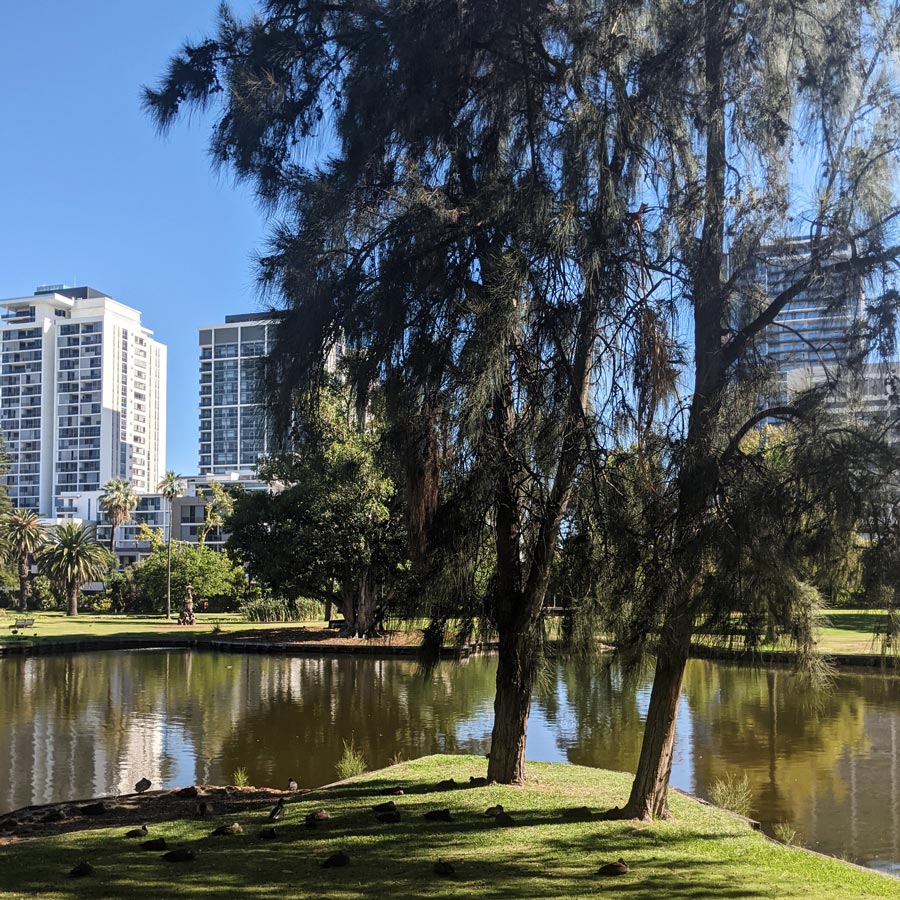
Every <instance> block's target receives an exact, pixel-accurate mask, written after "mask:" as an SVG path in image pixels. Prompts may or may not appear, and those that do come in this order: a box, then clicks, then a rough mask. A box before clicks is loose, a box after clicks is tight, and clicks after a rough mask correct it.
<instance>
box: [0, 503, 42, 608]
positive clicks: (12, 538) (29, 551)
mask: <svg viewBox="0 0 900 900" xmlns="http://www.w3.org/2000/svg"><path fill="white" fill-rule="evenodd" d="M46 540H47V530H46V529H45V528H44V526H43V525H41V523H40V520H39V519H38V516H37V513H35V512H32V511H31V510H30V509H12V510H10V511H9V512H6V513H3V515H2V516H0V544H2V546H3V555H4V556H5V557H6V558H7V559H9V560H15V562H16V564H17V568H18V570H19V612H25V611H26V610H27V609H28V576H29V565H30V563H31V560H32V559H34V558H35V557H36V556H37V555H38V553H40V551H41V548H42V547H43V546H44V544H45V542H46Z"/></svg>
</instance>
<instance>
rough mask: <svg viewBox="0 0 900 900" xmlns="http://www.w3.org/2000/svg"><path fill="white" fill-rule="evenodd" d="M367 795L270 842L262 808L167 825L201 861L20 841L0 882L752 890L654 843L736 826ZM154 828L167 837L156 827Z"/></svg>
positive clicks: (113, 890)
mask: <svg viewBox="0 0 900 900" xmlns="http://www.w3.org/2000/svg"><path fill="white" fill-rule="evenodd" d="M374 793H375V792H374V791H372V790H371V785H370V790H368V791H362V790H355V789H353V786H346V787H344V788H342V789H341V790H340V791H335V793H334V794H333V795H332V796H330V797H329V798H328V800H329V801H330V803H331V805H333V806H336V805H337V804H338V795H339V794H341V795H342V796H343V798H344V801H346V800H348V799H351V798H352V799H353V800H354V801H365V803H363V802H360V804H359V805H358V806H357V805H356V804H355V803H354V806H352V807H350V808H347V807H341V808H337V809H336V810H335V817H334V818H333V819H330V820H328V821H327V822H326V823H325V824H324V825H323V826H320V827H317V828H314V829H310V828H306V827H305V826H304V825H303V823H302V820H300V818H299V816H300V814H301V813H302V812H303V806H302V805H301V806H300V809H299V810H292V809H290V807H289V808H288V813H289V816H290V821H288V822H284V823H279V824H278V825H277V826H276V830H277V834H278V839H277V840H276V841H273V842H263V841H261V840H260V839H259V836H258V834H259V830H260V829H261V828H263V827H266V826H267V825H268V824H269V823H268V820H267V818H266V816H265V813H264V812H259V813H256V814H247V815H245V816H243V817H242V824H243V826H244V834H242V835H237V836H233V837H218V838H214V837H211V836H210V834H209V831H211V830H212V827H213V826H214V825H215V824H216V823H215V822H213V823H204V824H203V825H202V826H200V825H199V824H196V823H191V824H190V825H189V826H188V827H189V833H188V834H184V835H181V834H179V833H178V826H179V825H180V823H173V825H172V826H170V829H169V831H170V832H171V833H172V839H171V840H170V846H172V847H176V846H177V847H184V848H189V849H193V850H194V851H195V852H196V853H197V860H196V862H194V863H186V864H182V865H176V864H171V863H166V862H165V861H163V860H162V859H161V858H160V856H159V855H158V854H148V853H145V852H141V851H139V850H137V849H135V847H134V844H133V843H128V842H125V841H123V840H121V839H120V838H117V837H113V836H110V838H109V840H108V841H104V842H103V843H102V844H101V845H98V846H95V847H94V848H93V851H92V852H91V853H89V854H86V853H85V852H84V851H83V850H80V849H79V848H78V847H77V846H74V847H65V848H59V852H57V853H55V854H54V858H53V859H52V861H50V862H49V863H48V860H47V859H46V858H43V859H42V858H40V855H39V853H38V850H39V845H37V844H34V845H32V846H28V845H20V848H18V849H20V850H25V851H26V852H24V853H22V854H21V856H20V855H18V854H17V856H16V858H14V859H13V858H10V860H8V863H9V864H8V865H5V866H0V888H3V887H6V888H7V889H10V890H11V891H13V892H14V891H20V892H21V893H22V895H30V896H33V895H35V894H38V895H40V894H41V893H48V892H53V893H55V894H57V895H59V896H62V897H76V896H77V897H80V898H85V897H88V898H89V897H120V896H121V897H132V898H137V900H143V898H147V900H150V898H157V897H161V896H162V897H166V896H170V895H172V894H173V893H176V892H177V893H178V894H179V895H182V896H192V897H198V898H200V897H202V898H207V897H210V898H212V897H215V898H226V897H227V898H229V900H231V898H234V897H240V896H260V895H261V892H262V891H265V892H273V893H274V892H277V893H278V894H279V895H281V896H283V897H309V896H312V897H317V898H321V900H347V898H349V897H351V896H360V895H364V896H366V897H367V898H373V900H377V898H381V897H384V898H390V900H415V898H420V897H425V898H428V897H434V898H438V900H440V898H444V897H446V898H448V900H449V898H451V897H457V896H459V894H460V892H463V891H465V892H471V893H477V894H478V895H479V897H487V898H493V897H518V898H522V900H532V898H533V900H539V898H552V897H589V896H596V895H598V894H599V895H600V896H603V895H604V894H607V893H609V895H610V896H620V897H622V896H629V897H634V898H636V900H640V898H645V897H646V898H651V897H653V898H657V897H670V898H675V900H678V898H684V900H693V898H700V897H713V896H715V897H725V898H729V897H752V896H755V895H757V894H758V893H759V892H758V891H756V890H752V889H751V890H748V888H747V887H746V886H743V885H741V884H735V883H733V881H732V883H728V882H727V880H726V879H725V878H724V877H723V876H722V874H721V872H720V871H719V868H718V867H719V863H718V862H717V861H716V860H710V859H696V858H684V859H679V858H678V857H677V856H666V855H664V854H660V853H659V852H658V849H659V845H660V843H662V844H663V845H665V848H666V850H668V851H669V852H670V853H671V852H673V851H674V852H675V853H677V852H678V848H679V845H687V844H688V843H690V842H691V841H695V840H697V839H698V837H699V838H700V839H706V840H711V839H734V838H737V837H740V834H721V835H720V834H715V833H712V832H709V833H703V834H700V835H698V834H696V833H694V832H691V833H688V834H678V833H669V834H666V835H665V839H664V840H663V841H661V842H660V841H659V840H658V838H659V835H658V834H656V835H650V834H648V832H647V831H643V830H641V831H638V830H636V829H627V828H626V829H623V828H621V826H620V825H619V826H611V825H609V824H608V823H601V822H599V821H596V822H584V823H579V824H578V825H576V826H573V824H572V823H571V822H566V821H565V820H564V819H563V818H562V812H563V810H564V809H566V807H548V808H540V809H536V808H519V809H515V810H513V811H512V812H513V815H514V818H515V819H516V821H517V822H518V823H519V824H517V825H516V826H515V827H512V828H499V827H497V826H496V825H494V824H492V822H491V821H490V820H487V819H484V818H483V817H479V815H478V813H477V812H474V811H473V810H472V809H471V807H469V808H467V809H465V810H460V811H459V812H458V813H457V815H458V819H457V820H456V821H453V822H449V823H435V822H428V821H427V820H424V819H422V818H421V816H420V813H421V812H423V811H424V810H425V809H426V808H428V807H429V806H431V804H430V803H423V802H416V803H407V804H404V805H403V806H402V807H401V808H402V809H403V810H404V812H403V816H404V817H403V819H402V821H401V822H400V823H399V824H397V825H384V824H382V823H379V822H378V821H377V819H376V818H375V814H374V813H373V812H372V810H371V809H370V808H369V805H370V801H372V800H373V794H374ZM376 796H377V795H376ZM437 796H442V795H437ZM322 799H323V800H324V799H325V798H322ZM401 799H402V798H401ZM321 805H323V806H327V805H329V804H328V803H323V804H321ZM398 805H399V804H398ZM290 806H294V804H291V805H290ZM183 827H184V826H182V828H183ZM159 831H160V835H161V836H167V837H168V835H166V834H165V833H164V832H165V829H164V828H163V827H161V828H160V829H159ZM338 849H344V850H346V852H347V853H348V854H349V855H350V859H351V863H350V865H349V866H347V867H346V868H342V869H333V870H332V869H329V870H324V869H322V868H321V862H322V860H324V859H325V858H326V857H327V856H328V855H330V854H331V853H333V852H335V851H336V850H338ZM648 851H649V852H648ZM85 855H88V856H89V857H90V859H91V862H92V863H93V864H94V866H95V867H96V869H97V874H96V875H95V877H93V878H89V879H83V880H70V879H67V878H66V877H65V874H66V872H68V870H69V869H70V868H71V867H72V866H73V865H75V863H76V862H78V861H80V859H82V858H84V857H85ZM619 855H622V856H625V857H627V858H628V859H629V860H630V862H631V863H632V865H633V869H632V871H631V872H629V873H628V874H627V875H626V876H623V877H621V878H615V879H603V878H601V877H599V876H597V875H596V870H597V867H598V865H600V864H601V863H602V862H604V861H608V860H609V859H611V858H616V857H617V856H619ZM439 857H440V858H444V859H446V860H449V861H451V862H452V863H453V864H454V865H455V866H456V870H457V871H456V875H455V876H453V877H452V878H449V879H443V878H441V877H439V876H436V875H435V874H434V873H433V871H432V866H433V864H434V862H435V861H436V860H437V859H438V858H439Z"/></svg>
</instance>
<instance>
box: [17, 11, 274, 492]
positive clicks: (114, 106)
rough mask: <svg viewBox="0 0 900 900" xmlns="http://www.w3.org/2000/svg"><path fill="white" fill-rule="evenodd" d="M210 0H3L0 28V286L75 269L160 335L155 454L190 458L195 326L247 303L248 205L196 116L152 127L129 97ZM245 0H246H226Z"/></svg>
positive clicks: (252, 215) (189, 465)
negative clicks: (161, 383) (160, 437)
mask: <svg viewBox="0 0 900 900" xmlns="http://www.w3.org/2000/svg"><path fill="white" fill-rule="evenodd" d="M217 5H218V0H154V2H152V3H138V2H132V0H124V2H121V0H120V2H113V0H76V2H73V0H44V2H41V3H16V4H13V3H7V4H4V9H3V27H2V29H0V84H2V85H3V90H2V92H0V135H2V138H0V210H2V213H0V297H15V296H23V295H27V294H31V293H32V291H33V290H34V288H35V286H36V285H38V284H56V283H60V282H62V283H65V284H69V285H72V284H74V283H75V281H76V280H77V283H78V284H87V285H90V286H91V287H94V288H97V289H98V290H101V291H103V292H104V293H107V294H109V295H110V296H112V297H114V298H115V299H117V300H120V301H122V302H123V303H127V304H128V305H130V306H134V307H136V308H137V309H139V310H141V312H142V313H143V321H144V324H145V325H146V326H147V327H148V328H150V329H151V330H153V332H154V333H155V337H156V338H157V339H158V340H159V341H161V342H162V343H164V344H166V345H167V346H168V348H169V372H168V376H169V385H168V454H167V465H168V467H169V468H172V469H175V470H176V471H177V472H179V473H181V474H185V475H187V474H193V473H196V471H197V393H198V385H197V380H198V352H197V327H198V326H199V325H201V324H209V323H212V322H219V321H222V320H223V319H224V316H225V315H226V314H227V313H238V312H247V311H252V310H254V309H257V308H258V306H259V304H258V300H257V293H256V288H255V284H254V276H253V254H254V251H255V250H256V249H258V248H259V247H260V245H261V242H262V239H263V235H264V227H263V222H262V218H261V216H260V214H259V212H258V210H257V208H256V206H255V204H254V202H253V199H252V197H251V196H250V194H249V192H248V191H247V190H246V189H244V188H240V189H236V188H235V186H234V184H233V183H232V182H231V180H230V178H228V177H226V176H217V175H214V174H213V173H212V171H211V169H210V166H209V159H208V156H207V152H206V135H207V133H208V128H209V120H203V119H201V118H195V119H194V120H193V121H192V122H191V123H190V125H188V124H187V123H186V122H183V123H179V124H178V125H176V127H175V128H174V129H173V131H172V133H171V134H170V135H169V136H167V137H165V138H160V137H159V136H158V135H157V133H156V131H155V129H154V127H153V125H152V124H151V123H150V121H149V120H148V119H147V117H146V116H145V115H144V114H143V112H142V111H141V108H140V99H139V98H140V89H141V86H142V85H143V84H147V83H152V82H155V81H156V80H157V78H158V76H159V75H160V74H161V72H162V71H163V69H164V67H165V64H166V62H167V60H168V58H169V56H170V55H171V54H172V53H173V52H174V51H175V50H176V49H177V48H179V47H180V46H181V44H182V43H183V41H184V40H185V39H187V38H198V37H200V36H202V35H203V34H206V33H208V32H209V31H210V30H211V29H212V26H213V23H214V20H215V12H216V8H217ZM233 7H234V8H235V9H236V11H238V12H246V11H247V10H248V9H249V8H250V7H251V4H250V3H249V2H248V0H240V2H236V3H234V4H233Z"/></svg>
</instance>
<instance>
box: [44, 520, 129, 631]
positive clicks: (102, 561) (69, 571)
mask: <svg viewBox="0 0 900 900" xmlns="http://www.w3.org/2000/svg"><path fill="white" fill-rule="evenodd" d="M38 564H39V566H40V569H41V572H43V573H44V574H46V575H47V577H48V578H49V579H50V580H51V582H53V583H54V584H55V585H56V586H57V588H58V590H59V591H60V592H62V593H64V594H65V596H66V598H67V600H68V613H69V615H70V616H76V615H78V599H79V596H80V594H81V586H82V585H83V584H84V583H85V582H86V581H100V580H101V579H102V578H103V577H104V576H105V575H106V573H107V572H108V571H109V570H110V569H111V568H112V567H113V566H114V565H115V558H114V557H113V555H112V553H110V552H109V550H107V549H106V548H105V547H101V546H100V544H98V543H97V538H96V531H95V529H94V528H93V526H90V525H80V524H77V523H75V522H66V523H64V524H62V525H58V526H57V527H56V528H54V529H52V530H51V531H50V532H49V535H48V537H47V542H46V544H45V545H44V546H43V547H42V549H41V552H40V556H39V558H38Z"/></svg>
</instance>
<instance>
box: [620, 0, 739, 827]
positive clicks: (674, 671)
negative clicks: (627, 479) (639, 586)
mask: <svg viewBox="0 0 900 900" xmlns="http://www.w3.org/2000/svg"><path fill="white" fill-rule="evenodd" d="M732 8H733V0H707V3H706V5H705V21H704V75H705V87H706V110H705V122H706V183H705V189H704V210H703V229H702V234H701V238H700V247H699V259H698V261H697V265H696V269H695V276H694V285H693V295H694V364H695V371H696V376H695V382H694V395H693V399H692V402H691V412H690V420H689V423H688V434H687V440H686V442H685V452H684V457H685V460H684V463H683V465H682V469H681V472H680V474H679V479H678V515H677V519H676V522H675V526H674V528H675V537H674V544H675V547H676V548H677V552H678V553H679V554H680V556H681V559H682V563H681V575H680V579H679V583H678V584H676V585H674V586H673V591H674V592H675V593H674V594H673V595H672V598H671V604H670V606H669V611H668V612H667V613H666V617H665V621H664V622H663V628H662V633H661V635H660V641H659V646H658V649H657V663H656V674H655V676H654V679H653V690H652V692H651V695H650V706H649V708H648V710H647V722H646V725H645V726H644V739H643V742H642V744H641V756H640V760H639V761H638V770H637V772H636V774H635V779H634V782H633V784H632V788H631V796H630V797H629V799H628V802H627V804H626V805H625V807H624V809H614V810H611V811H610V812H609V813H607V816H608V817H609V818H638V819H652V818H654V817H657V816H660V817H663V816H667V815H668V813H669V808H668V786H669V776H670V774H671V771H672V751H673V748H674V744H675V720H676V716H677V713H678V698H679V696H680V694H681V682H682V678H683V676H684V667H685V665H686V664H687V658H688V655H689V653H690V649H691V635H692V631H693V613H694V610H693V597H694V585H695V583H696V580H697V579H699V578H700V575H701V571H702V555H703V547H702V543H703V538H702V531H703V523H704V519H705V518H706V516H707V515H708V503H709V499H710V497H711V496H712V495H713V493H714V492H715V489H716V483H717V479H718V460H717V458H716V456H715V455H714V450H713V449H712V442H711V440H710V435H711V434H712V431H713V427H714V421H715V417H716V415H717V414H718V412H719V410H720V408H721V402H722V394H723V390H724V388H725V383H726V376H727V371H726V369H727V367H726V362H725V357H724V354H723V350H722V334H723V327H724V325H725V324H726V323H725V315H726V302H725V301H726V297H725V293H724V290H723V287H722V268H723V262H724V257H723V247H724V231H725V175H726V169H727V155H726V144H725V74H724V73H725V65H724V62H725V45H724V35H725V32H726V25H727V22H728V18H729V16H730V15H731V10H732Z"/></svg>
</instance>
